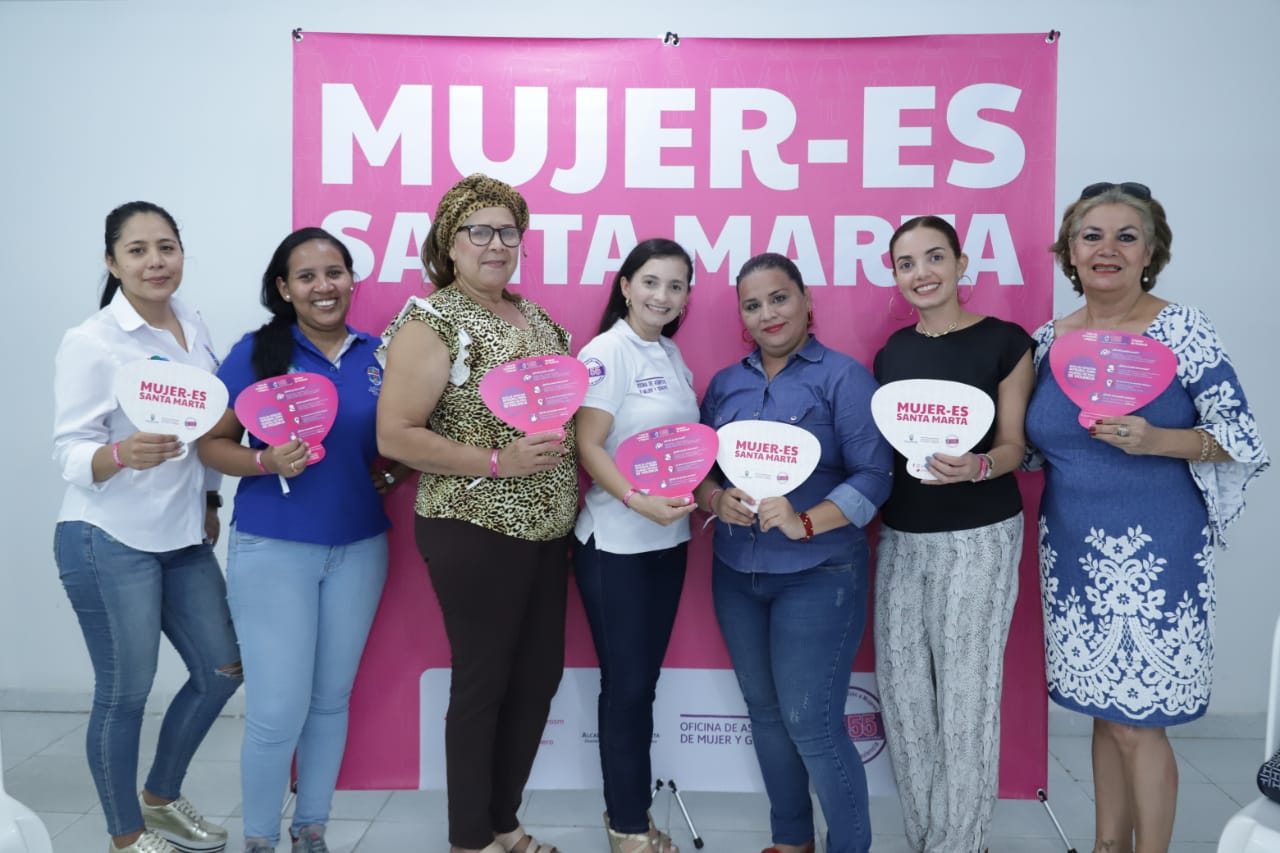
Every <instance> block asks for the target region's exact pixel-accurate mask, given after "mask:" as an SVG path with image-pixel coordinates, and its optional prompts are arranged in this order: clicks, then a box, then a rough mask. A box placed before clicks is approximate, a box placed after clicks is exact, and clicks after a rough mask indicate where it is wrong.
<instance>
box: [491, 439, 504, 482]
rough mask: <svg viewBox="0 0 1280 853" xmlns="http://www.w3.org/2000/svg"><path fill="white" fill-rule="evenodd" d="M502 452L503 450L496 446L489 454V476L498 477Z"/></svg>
mask: <svg viewBox="0 0 1280 853" xmlns="http://www.w3.org/2000/svg"><path fill="white" fill-rule="evenodd" d="M500 453H502V451H501V450H500V449H499V448H497V447H495V448H494V449H493V452H492V453H490V454H489V476H490V477H492V478H493V479H495V480H496V479H498V454H500Z"/></svg>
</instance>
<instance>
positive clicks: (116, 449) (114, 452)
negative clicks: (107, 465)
mask: <svg viewBox="0 0 1280 853" xmlns="http://www.w3.org/2000/svg"><path fill="white" fill-rule="evenodd" d="M111 461H112V462H114V463H116V467H117V468H127V467H128V466H127V465H125V464H124V462H122V461H121V460H120V442H118V441H117V442H116V443H115V444H113V445H111Z"/></svg>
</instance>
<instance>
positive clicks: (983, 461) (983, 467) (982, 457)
mask: <svg viewBox="0 0 1280 853" xmlns="http://www.w3.org/2000/svg"><path fill="white" fill-rule="evenodd" d="M987 460H988V456H987V454H985V453H979V454H978V476H976V477H974V478H973V482H975V483H981V482H982V481H983V480H985V479H987V466H988V464H989V463H988V461H987Z"/></svg>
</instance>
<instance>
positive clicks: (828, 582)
mask: <svg viewBox="0 0 1280 853" xmlns="http://www.w3.org/2000/svg"><path fill="white" fill-rule="evenodd" d="M868 562H869V560H868V552H867V546H866V544H865V543H864V544H862V545H860V546H859V547H857V548H856V549H854V552H853V553H852V554H850V555H849V557H848V558H842V559H840V560H839V561H838V562H837V561H829V562H826V563H822V564H820V565H818V566H815V567H814V568H812V569H806V570H804V571H800V572H791V573H788V574H764V573H749V572H739V571H735V570H734V569H731V568H729V566H728V565H726V564H725V563H724V562H722V561H721V560H720V559H719V558H717V559H716V560H715V561H714V564H713V568H712V575H711V584H712V585H711V590H712V597H713V600H714V602H715V610H716V619H717V620H718V621H719V623H720V632H721V634H723V635H724V642H725V646H726V647H728V649H729V658H730V659H731V660H732V661H733V671H734V674H735V675H736V676H737V677H738V686H739V687H741V688H742V698H743V699H744V700H746V703H747V714H748V715H749V717H750V719H751V735H752V741H753V743H754V745H755V751H756V759H757V760H758V761H759V762H760V773H761V776H763V778H764V787H765V791H766V792H767V793H768V795H769V821H770V827H771V830H772V836H773V843H774V844H797V845H803V844H807V843H808V842H810V841H813V840H814V822H813V806H812V801H811V800H810V799H809V783H810V781H812V782H813V787H814V790H815V791H816V792H817V795H818V802H819V803H820V804H821V806H822V813H823V815H824V816H825V817H826V819H827V850H828V851H830V853H866V851H869V850H870V849H871V818H870V815H869V814H868V811H867V809H868V803H867V777H866V774H865V773H864V772H863V769H862V760H861V759H860V758H859V757H858V752H857V750H856V749H855V748H854V745H853V741H852V740H850V739H849V732H848V729H847V728H846V726H845V716H844V707H845V700H846V699H847V698H848V695H849V674H850V671H851V670H852V668H853V658H854V655H855V654H856V653H857V651H858V644H859V643H860V642H861V640H862V632H863V629H864V628H865V627H866V624H867V592H868V587H869V580H870V578H869V567H868Z"/></svg>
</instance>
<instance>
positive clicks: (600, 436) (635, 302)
mask: <svg viewBox="0 0 1280 853" xmlns="http://www.w3.org/2000/svg"><path fill="white" fill-rule="evenodd" d="M692 279H693V262H692V261H691V260H690V258H689V253H688V252H686V251H685V250H684V249H682V248H681V247H680V245H679V244H678V243H675V242H673V241H671V240H663V239H654V240H646V241H644V242H643V243H641V244H640V245H638V246H636V247H635V249H633V250H632V251H631V253H630V254H629V255H628V256H627V258H626V260H625V261H624V262H623V264H622V268H621V269H620V270H618V274H617V276H616V277H615V278H614V280H613V289H612V290H611V292H610V294H609V302H608V304H607V305H606V306H605V310H604V316H603V317H602V318H601V320H600V333H599V334H598V335H597V336H596V337H595V338H593V339H592V340H591V341H590V342H589V343H588V344H587V345H586V346H585V347H583V348H582V351H581V352H580V353H578V358H579V359H581V360H582V362H583V363H584V364H586V366H587V370H588V372H589V373H590V376H591V380H590V386H589V387H588V389H587V396H586V399H585V400H584V401H583V403H582V407H581V408H580V409H579V410H578V414H577V418H576V420H577V428H578V454H579V458H580V459H581V461H582V465H583V467H584V468H586V469H587V473H588V474H590V475H591V480H592V483H591V489H590V491H588V492H587V496H586V503H585V506H583V508H582V512H581V514H580V515H579V516H578V523H577V526H576V528H575V530H574V534H575V536H576V538H577V540H578V547H577V552H576V558H575V570H574V571H575V575H576V578H577V583H578V591H579V592H580V593H581V594H582V604H583V607H584V608H585V610H586V613H587V620H588V621H589V622H590V624H591V636H592V638H593V639H594V640H595V646H596V655H597V657H598V658H599V659H600V701H599V742H600V769H601V774H602V776H603V777H604V799H605V805H606V807H607V808H608V811H607V812H606V813H605V829H606V830H607V832H608V835H609V847H610V850H611V851H612V853H649V851H651V850H652V853H676V850H677V848H676V847H675V845H673V844H672V843H671V839H670V838H669V837H667V836H666V835H663V834H661V833H659V832H658V831H657V829H656V828H655V827H654V826H653V822H652V821H651V820H650V819H649V816H648V812H647V809H648V805H649V798H650V797H649V791H650V787H649V786H650V783H651V780H652V776H651V773H650V768H649V745H650V742H651V741H652V739H653V699H654V693H655V690H656V688H657V684H658V675H659V673H660V671H661V668H662V659H663V657H664V656H665V655H666V653H667V643H668V641H669V640H670V639H671V627H672V624H673V623H674V622H675V617H676V608H677V606H678V605H679V603H680V592H681V589H682V587H683V586H684V571H685V552H686V550H687V548H688V542H689V514H690V513H691V512H693V510H694V502H693V500H692V498H691V497H676V498H666V497H660V496H658V495H648V494H645V493H643V492H641V491H638V490H637V489H634V488H632V487H631V484H630V483H629V482H628V481H627V479H626V478H625V477H624V476H623V475H622V473H621V472H620V471H619V470H618V466H617V465H616V464H615V463H614V455H615V453H616V452H617V449H618V445H619V444H620V443H621V442H622V441H623V440H625V439H627V438H628V437H630V436H632V435H635V434H636V433H638V432H642V431H644V430H647V429H652V428H654V427H659V426H664V425H666V424H674V423H697V421H698V400H697V396H696V395H695V394H694V391H693V374H692V373H691V372H690V370H689V368H688V367H687V366H685V363H684V359H683V358H682V357H681V356H680V350H679V349H678V348H677V347H676V345H675V344H674V343H673V342H672V341H671V336H672V335H674V334H675V332H676V329H678V328H679V327H680V321H681V319H683V317H684V312H685V308H686V307H687V306H688V304H689V285H690V283H691V281H692Z"/></svg>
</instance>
